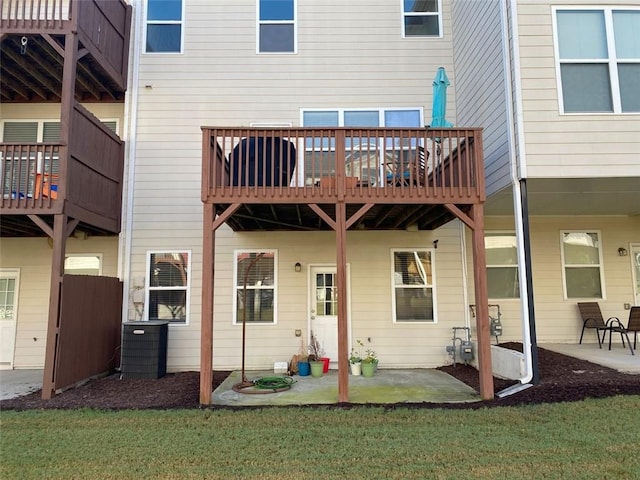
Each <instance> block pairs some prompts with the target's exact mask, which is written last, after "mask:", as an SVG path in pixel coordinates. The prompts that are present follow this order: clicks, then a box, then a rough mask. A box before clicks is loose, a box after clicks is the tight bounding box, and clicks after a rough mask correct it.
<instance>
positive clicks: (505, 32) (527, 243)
mask: <svg viewBox="0 0 640 480" xmlns="http://www.w3.org/2000/svg"><path fill="white" fill-rule="evenodd" d="M507 3H508V4H509V12H510V13H511V16H510V17H509V15H508V12H507ZM500 16H501V23H502V41H503V49H502V51H503V64H504V67H505V68H504V72H505V84H506V88H505V92H506V102H507V109H506V111H507V129H508V135H509V157H510V166H511V184H512V188H513V210H514V222H515V230H516V246H517V256H518V282H519V287H520V298H521V316H522V340H523V341H522V343H523V354H524V359H525V374H524V376H523V377H521V378H519V379H518V381H519V382H520V385H515V386H514V387H510V388H507V389H505V390H503V391H502V392H499V393H498V397H503V396H506V395H510V394H513V393H516V392H518V391H521V390H524V389H525V388H528V387H530V386H532V385H534V384H536V383H538V381H539V373H538V348H537V345H536V331H535V311H534V301H533V280H532V275H531V238H530V232H529V212H528V202H527V188H526V187H527V181H526V162H525V159H526V151H525V146H524V128H523V113H522V96H521V91H522V85H521V79H520V55H519V39H518V24H517V23H518V22H517V5H516V0H505V1H503V2H500ZM509 18H510V19H511V21H509ZM510 39H511V42H512V43H511V44H510V43H509V40H510ZM512 67H513V69H512ZM512 71H513V77H512ZM516 130H517V137H518V142H517V145H516ZM516 147H517V151H516V150H515V148H516Z"/></svg>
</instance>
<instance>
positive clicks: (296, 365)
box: [291, 340, 311, 377]
mask: <svg viewBox="0 0 640 480" xmlns="http://www.w3.org/2000/svg"><path fill="white" fill-rule="evenodd" d="M291 373H292V374H296V373H297V374H298V375H300V376H301V377H306V376H308V375H309V374H310V373H311V367H310V365H309V357H308V356H307V352H306V348H305V347H304V340H300V353H296V354H295V355H294V356H293V357H292V358H291Z"/></svg>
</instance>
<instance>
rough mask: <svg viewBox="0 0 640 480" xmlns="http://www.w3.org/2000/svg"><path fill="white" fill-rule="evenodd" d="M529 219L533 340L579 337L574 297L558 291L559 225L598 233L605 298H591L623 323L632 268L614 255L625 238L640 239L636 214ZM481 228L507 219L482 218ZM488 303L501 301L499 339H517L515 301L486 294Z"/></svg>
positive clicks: (507, 224) (509, 225) (500, 226)
mask: <svg viewBox="0 0 640 480" xmlns="http://www.w3.org/2000/svg"><path fill="white" fill-rule="evenodd" d="M529 222H530V228H531V256H532V272H533V290H534V295H535V304H534V306H535V314H536V333H537V338H538V342H539V343H545V342H548V343H577V342H578V340H579V338H580V330H581V328H582V322H581V320H580V316H579V315H578V310H577V306H576V304H577V302H578V301H579V300H577V299H568V300H565V299H564V295H563V283H562V282H563V280H562V260H561V253H560V249H561V245H560V232H561V231H563V230H585V231H587V230H588V231H599V232H600V235H601V236H600V240H601V243H602V245H601V248H602V254H603V264H602V268H603V269H604V291H605V295H606V297H605V298H604V299H601V300H597V301H598V303H599V304H600V307H601V309H602V312H603V315H606V316H607V317H611V316H616V317H618V318H620V319H621V320H622V321H623V323H624V324H625V325H626V322H627V319H628V318H629V311H628V310H625V309H624V304H625V303H629V304H632V305H633V303H634V291H633V281H632V271H631V262H630V260H629V257H628V256H627V257H620V256H618V248H619V247H625V248H627V249H628V248H629V244H630V243H634V242H638V241H639V240H640V219H639V218H637V217H625V216H602V217H596V216H592V217H586V216H585V217H580V216H570V217H569V216H567V217H561V216H545V217H542V216H540V217H531V218H530V220H529ZM485 229H486V231H491V230H513V229H514V227H513V220H511V219H509V218H506V217H488V218H486V219H485ZM469 255H470V252H469ZM470 275H471V273H470ZM471 285H473V284H471ZM587 301H593V300H592V299H588V300H587ZM489 302H490V303H498V304H500V306H501V310H502V315H503V316H502V323H503V332H504V335H503V337H501V338H500V340H501V341H522V334H521V329H522V327H521V322H522V320H521V312H520V301H519V300H504V299H500V300H496V299H489ZM587 337H588V338H587V339H586V341H588V342H595V341H596V340H595V336H590V335H587Z"/></svg>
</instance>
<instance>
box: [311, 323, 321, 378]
mask: <svg viewBox="0 0 640 480" xmlns="http://www.w3.org/2000/svg"><path fill="white" fill-rule="evenodd" d="M308 349H309V365H310V366H311V376H312V377H321V376H322V375H323V374H324V362H323V361H322V360H320V359H321V358H322V357H324V349H323V348H322V346H321V345H320V342H319V341H318V338H317V337H316V336H315V335H314V333H313V332H311V339H310V340H309V347H308Z"/></svg>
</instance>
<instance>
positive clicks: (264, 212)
mask: <svg viewBox="0 0 640 480" xmlns="http://www.w3.org/2000/svg"><path fill="white" fill-rule="evenodd" d="M202 179H203V182H202V201H203V202H204V203H211V204H215V205H216V212H217V213H218V214H223V213H224V212H227V211H228V209H229V208H230V207H231V206H232V205H237V207H236V210H235V211H234V212H233V214H231V215H229V216H228V218H227V219H226V223H227V224H228V225H229V226H230V227H231V228H233V229H234V230H242V231H255V230H267V231H268V230H303V231H304V230H330V229H331V227H330V226H329V225H328V224H327V222H325V221H324V220H323V219H322V217H321V216H320V217H319V216H318V214H317V209H320V210H322V211H323V212H324V213H326V214H327V215H328V216H330V217H333V216H334V214H335V205H336V204H337V203H344V204H346V206H347V207H346V209H347V215H348V217H350V218H351V217H352V216H353V214H355V213H356V212H358V211H359V210H360V209H362V208H363V207H364V206H365V205H366V206H367V212H366V213H364V215H362V216H361V217H360V218H359V219H358V220H356V221H354V222H353V224H352V225H350V228H356V229H365V230H401V229H406V228H408V227H412V228H419V229H423V230H431V229H434V228H437V227H439V226H441V225H443V224H445V223H447V222H448V221H450V220H452V219H453V218H455V215H454V214H453V213H452V212H451V210H450V209H448V208H445V207H444V205H447V204H449V205H455V206H456V207H457V208H459V209H460V210H461V211H463V212H466V211H468V210H469V207H470V206H471V205H473V204H478V203H481V202H483V201H484V173H483V164H482V139H481V131H480V129H442V130H430V129H409V128H406V129H389V128H369V129H349V128H335V129H313V128H290V129H241V128H216V127H205V128H203V171H202Z"/></svg>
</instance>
